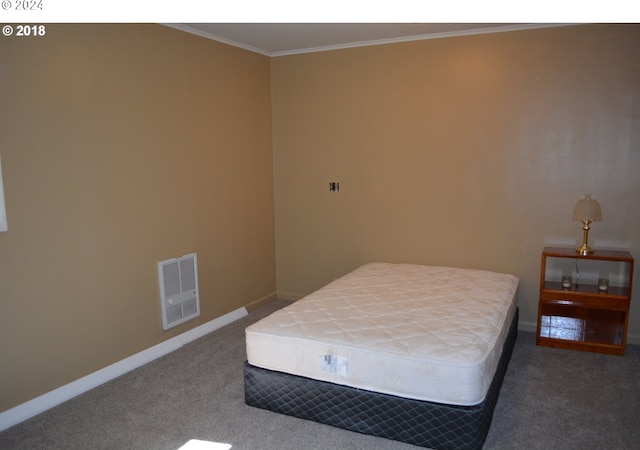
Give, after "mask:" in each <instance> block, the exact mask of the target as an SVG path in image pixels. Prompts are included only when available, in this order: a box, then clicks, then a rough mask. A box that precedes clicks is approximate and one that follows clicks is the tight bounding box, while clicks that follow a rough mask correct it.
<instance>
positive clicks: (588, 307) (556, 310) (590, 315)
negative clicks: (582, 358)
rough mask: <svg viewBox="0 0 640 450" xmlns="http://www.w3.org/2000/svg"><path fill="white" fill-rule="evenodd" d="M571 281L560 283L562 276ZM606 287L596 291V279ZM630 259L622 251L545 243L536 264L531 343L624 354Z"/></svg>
mask: <svg viewBox="0 0 640 450" xmlns="http://www.w3.org/2000/svg"><path fill="white" fill-rule="evenodd" d="M563 275H569V276H571V285H570V287H568V288H563V287H562V276H563ZM599 278H607V279H609V280H610V286H609V288H608V289H607V290H606V291H600V290H598V279H599ZM632 281H633V258H632V257H631V254H630V253H629V252H626V251H613V250H596V251H594V252H593V253H591V254H589V255H586V256H581V255H579V254H578V252H576V250H575V249H574V248H565V247H545V248H544V251H543V252H542V261H541V264H540V301H539V303H538V329H537V334H536V344H537V345H545V346H549V347H557V348H566V349H572V350H583V351H590V352H598V353H608V354H612V355H624V351H625V347H626V345H627V327H628V323H629V303H630V300H631V285H632Z"/></svg>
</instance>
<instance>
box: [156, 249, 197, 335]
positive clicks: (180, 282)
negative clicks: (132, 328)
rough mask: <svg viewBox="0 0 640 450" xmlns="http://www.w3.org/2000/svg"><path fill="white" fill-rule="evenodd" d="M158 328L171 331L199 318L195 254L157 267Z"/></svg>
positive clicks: (174, 259)
mask: <svg viewBox="0 0 640 450" xmlns="http://www.w3.org/2000/svg"><path fill="white" fill-rule="evenodd" d="M158 275H159V277H160V303H161V307H162V328H163V329H165V330H168V329H169V328H171V327H175V326H176V325H180V324H181V323H184V322H186V321H187V320H191V319H193V318H194V317H198V316H199V315H200V294H199V291H198V259H197V255H196V254H195V253H191V254H189V255H184V256H181V257H179V258H173V259H167V260H165V261H160V262H159V263H158Z"/></svg>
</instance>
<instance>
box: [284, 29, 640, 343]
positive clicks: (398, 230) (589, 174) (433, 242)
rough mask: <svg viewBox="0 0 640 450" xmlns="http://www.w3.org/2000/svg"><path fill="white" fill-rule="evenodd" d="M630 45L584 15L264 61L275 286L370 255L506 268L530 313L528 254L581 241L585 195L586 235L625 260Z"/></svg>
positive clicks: (639, 175)
mask: <svg viewBox="0 0 640 450" xmlns="http://www.w3.org/2000/svg"><path fill="white" fill-rule="evenodd" d="M639 45H640V26H638V25H632V26H622V25H612V26H600V25H588V26H571V27H562V28H548V29H538V30H529V31H519V32H510V33H497V34H488V35H479V36H468V37H457V38H448V39H437V40H425V41H420V42H411V43H402V44H394V45H385V46H377V47H363V48H354V49H348V50H341V51H332V52H324V53H312V54H303V55H295V56H287V57H279V58H275V59H274V60H273V62H272V85H273V88H272V89H273V90H272V96H273V112H274V113H273V135H274V159H275V192H276V198H275V200H276V258H277V279H278V282H277V285H278V292H279V293H280V294H281V295H282V296H285V297H290V298H297V297H299V296H301V295H303V294H307V293H309V292H311V291H313V290H315V289H317V288H318V287H320V286H322V285H323V284H325V283H327V282H329V281H331V280H332V279H333V278H335V277H338V276H341V275H342V274H344V273H346V272H348V271H350V270H352V269H353V268H355V267H357V266H358V265H360V264H363V263H366V262H369V261H376V260H378V261H391V262H413V263H424V264H434V265H452V266H459V267H471V268H483V269H489V270H496V271H504V272H511V273H514V274H516V275H518V276H519V277H521V291H520V306H521V320H522V325H523V326H526V325H528V326H529V327H531V326H533V325H534V324H535V321H536V313H537V289H538V280H539V278H538V277H539V270H540V269H539V268H540V252H541V251H542V248H543V246H544V245H545V244H565V245H575V244H576V242H577V241H579V240H580V239H581V227H580V225H579V224H578V223H576V222H573V221H571V214H572V210H573V207H574V205H575V202H576V201H577V200H578V199H579V198H581V197H582V196H583V194H585V193H592V194H593V197H594V198H596V199H597V200H599V201H600V203H601V205H602V208H603V214H604V221H603V222H601V223H596V224H594V225H593V227H592V232H591V237H592V241H591V242H592V243H594V244H595V245H596V246H600V247H613V248H616V247H620V248H629V249H630V250H631V252H632V254H635V256H636V257H640V208H639V206H640V202H639V199H640V118H639V116H638V112H639V111H640V65H639V63H638V61H639V60H638V54H639V53H638V51H639V50H640V47H639ZM330 181H339V182H340V192H338V193H330V192H329V189H328V183H329V182H330ZM637 272H638V271H636V277H635V278H636V283H635V284H636V286H637V288H636V289H635V294H634V296H633V300H632V315H631V322H630V333H632V334H635V335H636V339H637V338H638V337H640V336H638V335H640V283H638V276H637Z"/></svg>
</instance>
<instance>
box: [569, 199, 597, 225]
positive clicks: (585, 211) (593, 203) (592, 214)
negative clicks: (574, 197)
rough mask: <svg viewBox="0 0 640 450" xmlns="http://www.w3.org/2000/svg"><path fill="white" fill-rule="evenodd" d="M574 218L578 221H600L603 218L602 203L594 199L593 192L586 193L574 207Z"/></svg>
mask: <svg viewBox="0 0 640 450" xmlns="http://www.w3.org/2000/svg"><path fill="white" fill-rule="evenodd" d="M573 220H577V221H578V222H584V221H589V222H600V221H601V220H602V211H601V210H600V203H598V201H597V200H594V199H592V198H591V194H586V195H585V196H584V198H582V199H580V200H578V203H576V207H575V208H573Z"/></svg>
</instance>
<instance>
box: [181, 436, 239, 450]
mask: <svg viewBox="0 0 640 450" xmlns="http://www.w3.org/2000/svg"><path fill="white" fill-rule="evenodd" d="M230 448H231V444H222V443H220V442H211V441H201V440H200V439H191V440H190V441H189V442H187V443H186V444H184V445H183V446H182V447H180V448H179V449H178V450H229V449H230Z"/></svg>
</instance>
